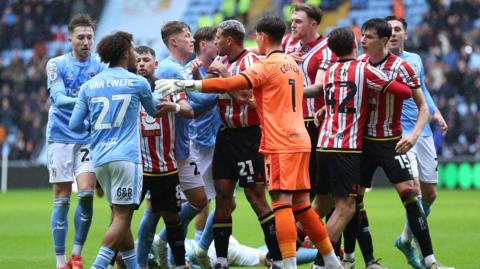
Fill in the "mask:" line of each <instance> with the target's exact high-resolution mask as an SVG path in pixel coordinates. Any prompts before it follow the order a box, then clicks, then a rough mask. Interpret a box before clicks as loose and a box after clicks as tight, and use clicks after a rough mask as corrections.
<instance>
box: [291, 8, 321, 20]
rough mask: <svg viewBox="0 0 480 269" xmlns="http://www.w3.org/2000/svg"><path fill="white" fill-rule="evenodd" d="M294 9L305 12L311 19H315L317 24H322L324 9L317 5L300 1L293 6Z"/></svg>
mask: <svg viewBox="0 0 480 269" xmlns="http://www.w3.org/2000/svg"><path fill="white" fill-rule="evenodd" d="M293 11H303V12H305V13H306V14H307V16H308V17H309V18H310V19H313V20H315V21H316V22H317V24H320V22H321V21H322V10H321V9H320V8H319V7H317V6H314V5H310V4H302V3H299V4H295V5H294V6H293Z"/></svg>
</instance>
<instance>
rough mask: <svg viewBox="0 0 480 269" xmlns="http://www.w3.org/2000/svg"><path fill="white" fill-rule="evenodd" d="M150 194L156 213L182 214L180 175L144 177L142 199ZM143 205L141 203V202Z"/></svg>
mask: <svg viewBox="0 0 480 269" xmlns="http://www.w3.org/2000/svg"><path fill="white" fill-rule="evenodd" d="M147 191H149V192H150V202H151V204H152V210H153V211H154V212H159V211H167V212H180V209H181V207H182V201H181V196H180V192H181V190H180V181H179V179H178V173H174V174H171V175H155V176H153V175H143V187H142V199H141V200H140V201H143V199H144V198H145V195H146V194H147ZM140 203H141V202H140Z"/></svg>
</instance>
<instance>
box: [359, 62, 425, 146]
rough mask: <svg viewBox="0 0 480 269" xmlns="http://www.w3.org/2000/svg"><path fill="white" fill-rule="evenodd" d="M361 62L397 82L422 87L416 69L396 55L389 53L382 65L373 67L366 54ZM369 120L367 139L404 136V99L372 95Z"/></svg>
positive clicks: (378, 64)
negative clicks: (402, 120)
mask: <svg viewBox="0 0 480 269" xmlns="http://www.w3.org/2000/svg"><path fill="white" fill-rule="evenodd" d="M358 59H359V60H361V61H364V62H368V63H369V64H370V65H372V66H375V67H376V68H378V69H380V70H382V71H383V72H384V73H385V74H386V75H387V77H388V78H389V79H391V80H396V81H399V82H402V83H404V84H406V85H408V86H409V87H410V88H412V89H415V88H419V87H420V80H419V78H418V74H417V72H416V71H415V69H414V68H413V67H412V66H411V65H410V64H409V63H407V62H406V61H405V60H402V59H401V58H400V57H398V56H396V55H395V54H392V53H389V54H388V55H387V56H386V57H385V59H383V60H382V61H381V62H380V63H377V64H375V65H373V64H372V63H370V61H369V57H368V55H366V54H362V55H360V56H359V57H358ZM369 106H370V108H369V118H368V121H367V126H366V128H367V131H366V134H365V135H366V137H367V138H368V137H371V138H390V137H391V138H397V137H399V136H401V135H402V124H401V121H400V119H401V116H402V106H403V99H401V98H399V97H396V96H395V95H393V94H391V93H378V94H372V95H370V98H369Z"/></svg>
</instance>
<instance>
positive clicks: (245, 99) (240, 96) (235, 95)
mask: <svg viewBox="0 0 480 269" xmlns="http://www.w3.org/2000/svg"><path fill="white" fill-rule="evenodd" d="M208 70H209V72H212V73H213V74H219V75H220V76H221V77H223V78H228V77H231V74H230V72H228V70H227V68H226V67H225V65H224V64H223V63H222V62H221V61H220V60H219V58H218V57H217V59H215V61H213V62H212V64H211V65H210V67H209V68H208ZM228 94H229V95H230V96H231V97H232V99H233V101H234V102H235V103H237V104H240V105H245V104H248V103H249V100H250V98H251V97H252V91H251V90H249V89H244V90H243V91H234V92H229V93H228Z"/></svg>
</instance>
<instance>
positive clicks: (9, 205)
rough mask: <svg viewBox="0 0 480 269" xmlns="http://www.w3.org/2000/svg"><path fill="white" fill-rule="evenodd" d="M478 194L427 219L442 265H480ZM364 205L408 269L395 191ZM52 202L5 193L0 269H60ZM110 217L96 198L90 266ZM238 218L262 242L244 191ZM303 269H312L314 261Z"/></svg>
mask: <svg viewBox="0 0 480 269" xmlns="http://www.w3.org/2000/svg"><path fill="white" fill-rule="evenodd" d="M72 197H73V199H72V205H71V207H70V212H69V220H70V222H69V224H70V225H69V235H68V241H67V255H69V254H70V251H71V248H72V241H73V213H74V211H75V207H76V203H77V202H76V198H75V196H72ZM479 197H480V192H479V191H446V190H440V191H439V195H438V199H437V202H436V203H435V205H434V208H433V211H432V214H431V215H430V217H429V218H428V220H429V225H430V232H431V235H432V240H433V245H434V250H435V256H436V257H437V259H438V260H439V261H441V262H442V263H444V264H446V265H450V266H455V267H456V268H457V269H469V268H471V269H474V268H480V266H479V265H478V264H477V263H478V260H477V259H478V254H479V252H478V245H479V244H480V228H479V226H480V199H479ZM365 204H366V209H367V212H368V215H369V219H370V224H371V231H372V234H373V240H374V248H375V256H376V257H377V258H382V264H384V265H386V266H388V267H389V268H391V269H404V268H409V267H408V266H407V265H406V263H405V261H404V258H403V256H402V255H401V253H400V252H399V251H397V250H396V249H395V248H394V247H393V241H394V239H395V237H396V236H397V235H398V234H399V233H400V231H401V229H402V227H403V225H404V214H405V213H404V210H403V208H402V205H401V203H400V201H399V198H398V197H397V195H396V193H395V191H394V190H393V189H375V190H374V191H373V192H370V193H368V194H367V196H366V199H365ZM51 206H52V194H51V191H50V190H11V191H9V192H8V193H6V194H0V268H55V258H54V252H53V246H52V239H51V235H50V214H51ZM142 212H143V209H141V210H140V211H139V212H138V213H136V214H135V216H134V221H133V225H132V226H133V231H134V233H136V231H137V228H138V224H139V221H140V218H141V216H142ZM109 218H110V213H109V208H108V205H107V202H106V201H105V200H104V199H98V198H96V199H95V209H94V217H93V223H92V227H91V229H90V233H89V237H88V240H87V242H86V245H85V250H84V259H85V268H89V267H90V265H91V263H92V262H93V260H94V258H95V255H96V252H97V251H98V249H99V247H100V242H101V238H102V236H103V233H104V232H105V229H106V227H107V225H108V222H109ZM233 218H234V219H233V223H234V228H233V234H234V235H235V236H236V238H237V239H238V240H239V241H240V242H241V243H243V244H247V245H250V246H260V245H262V244H263V242H262V240H263V235H262V234H261V229H260V226H259V224H258V221H257V219H256V217H255V216H254V214H253V211H252V210H251V209H250V207H249V205H248V203H247V201H246V200H245V198H244V195H243V194H242V193H241V191H239V192H238V198H237V210H236V211H235V212H234V216H233ZM160 223H162V221H160ZM159 226H161V225H159ZM159 228H160V227H159ZM191 234H192V233H191V232H190V235H191ZM356 253H357V268H364V266H363V259H362V258H361V254H360V251H359V250H358V247H357V252H356ZM259 268H261V267H259ZM300 268H310V265H304V266H301V267H300Z"/></svg>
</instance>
